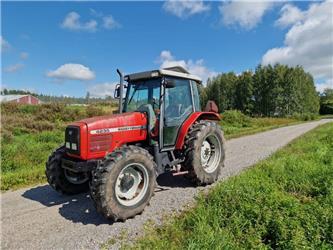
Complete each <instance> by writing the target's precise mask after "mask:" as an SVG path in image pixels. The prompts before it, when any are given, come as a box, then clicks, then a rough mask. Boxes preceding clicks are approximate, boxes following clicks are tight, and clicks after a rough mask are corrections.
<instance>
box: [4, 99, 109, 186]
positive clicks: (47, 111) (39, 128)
mask: <svg viewBox="0 0 333 250" xmlns="http://www.w3.org/2000/svg"><path fill="white" fill-rule="evenodd" d="M111 112H112V110H111V108H110V105H109V107H107V106H103V105H90V106H68V105H64V104H59V103H55V104H43V105H36V106H33V105H17V104H15V103H6V104H2V105H1V125H2V126H1V171H2V173H1V190H8V189H11V188H18V187H22V186H26V185H31V184H36V183H40V182H45V175H44V170H45V162H46V160H47V158H48V156H49V155H50V153H51V152H52V150H54V149H55V148H57V147H58V146H59V145H60V144H61V143H63V141H64V138H63V137H64V129H65V126H66V124H67V123H69V122H71V121H74V120H80V119H83V118H86V117H92V116H97V115H104V114H110V113H111Z"/></svg>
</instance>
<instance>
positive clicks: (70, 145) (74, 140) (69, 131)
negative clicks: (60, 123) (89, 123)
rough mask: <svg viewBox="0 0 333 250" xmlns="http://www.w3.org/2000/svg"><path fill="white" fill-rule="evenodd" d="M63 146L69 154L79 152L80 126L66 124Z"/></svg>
mask: <svg viewBox="0 0 333 250" xmlns="http://www.w3.org/2000/svg"><path fill="white" fill-rule="evenodd" d="M65 147H66V151H67V152H68V153H70V154H77V155H79V154H80V128H79V127H76V126H68V127H67V128H66V132H65Z"/></svg>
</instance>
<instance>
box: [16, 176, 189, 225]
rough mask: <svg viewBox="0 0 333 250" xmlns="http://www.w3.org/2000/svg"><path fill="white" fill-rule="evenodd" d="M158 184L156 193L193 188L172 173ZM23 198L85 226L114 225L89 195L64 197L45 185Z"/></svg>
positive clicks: (182, 178) (161, 177) (27, 192)
mask: <svg viewBox="0 0 333 250" xmlns="http://www.w3.org/2000/svg"><path fill="white" fill-rule="evenodd" d="M157 183H158V186H159V187H158V188H157V189H156V190H155V192H161V191H167V190H169V189H172V188H176V187H180V188H187V187H193V185H192V184H191V183H190V182H189V181H188V180H187V179H185V178H184V177H182V176H172V174H171V173H165V174H162V175H160V176H159V177H158V178H157ZM22 197H24V198H26V199H29V200H33V201H37V202H39V203H41V204H42V205H44V206H45V207H48V208H51V207H54V206H58V207H59V208H58V211H59V214H60V215H61V216H62V217H64V218H65V219H67V220H70V221H72V222H73V223H82V224H83V225H87V224H93V225H96V226H98V225H102V224H108V225H112V224H113V222H112V221H110V220H107V219H105V218H104V217H103V216H102V215H100V214H99V213H97V211H96V209H95V207H94V205H93V202H92V200H91V199H90V195H89V193H83V194H78V195H62V194H59V193H58V192H56V191H54V190H53V189H52V188H51V187H50V186H49V185H43V186H37V187H33V188H31V189H29V190H27V191H25V192H24V193H23V194H22Z"/></svg>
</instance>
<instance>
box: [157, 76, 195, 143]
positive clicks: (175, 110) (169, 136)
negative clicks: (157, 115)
mask: <svg viewBox="0 0 333 250" xmlns="http://www.w3.org/2000/svg"><path fill="white" fill-rule="evenodd" d="M172 80H173V81H174V82H175V87H173V88H166V89H165V105H164V128H163V145H164V146H171V145H174V144H175V142H176V138H177V134H178V130H179V128H180V126H181V125H182V124H183V122H184V121H185V120H186V118H187V117H188V116H189V115H190V114H191V113H192V112H193V105H192V97H191V86H190V81H189V80H186V79H172Z"/></svg>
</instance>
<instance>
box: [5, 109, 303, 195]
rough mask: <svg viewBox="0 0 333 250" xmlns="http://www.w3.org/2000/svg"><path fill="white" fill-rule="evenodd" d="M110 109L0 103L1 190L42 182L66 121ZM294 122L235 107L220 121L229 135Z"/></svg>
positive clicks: (229, 136) (94, 114)
mask: <svg viewBox="0 0 333 250" xmlns="http://www.w3.org/2000/svg"><path fill="white" fill-rule="evenodd" d="M113 110H114V107H111V105H110V106H107V105H90V106H87V107H82V106H65V105H63V104H44V105H38V106H31V105H17V104H16V105H15V104H2V105H1V112H2V114H1V115H2V117H1V123H2V127H1V157H2V159H1V169H2V178H1V190H9V189H17V188H20V187H24V186H29V185H33V184H38V183H43V182H45V181H46V178H45V175H44V170H45V162H46V161H47V158H48V156H49V155H50V154H51V152H52V151H53V150H54V149H55V148H57V147H58V146H59V145H60V144H61V143H63V141H64V132H63V131H64V128H65V126H66V124H67V123H69V122H71V121H75V120H79V119H82V118H85V117H91V116H97V115H103V114H110V113H111V112H112V111H113ZM297 122H299V120H296V119H291V118H250V117H248V116H245V115H243V114H242V113H240V112H237V111H228V112H225V113H224V114H223V118H222V122H221V124H222V127H223V129H224V131H225V136H226V138H232V137H238V136H242V135H246V134H252V133H257V132H260V131H264V130H268V129H272V128H276V127H280V126H285V125H290V124H295V123H297Z"/></svg>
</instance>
